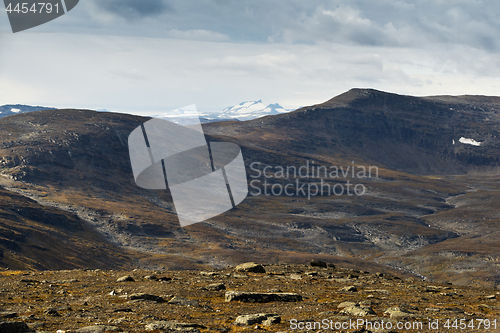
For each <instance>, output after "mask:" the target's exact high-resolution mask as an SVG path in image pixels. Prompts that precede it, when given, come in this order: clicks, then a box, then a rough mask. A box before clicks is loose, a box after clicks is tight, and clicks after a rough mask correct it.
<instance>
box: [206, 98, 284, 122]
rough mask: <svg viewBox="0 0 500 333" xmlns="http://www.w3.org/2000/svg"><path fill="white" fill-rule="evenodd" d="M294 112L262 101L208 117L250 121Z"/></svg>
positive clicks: (245, 103)
mask: <svg viewBox="0 0 500 333" xmlns="http://www.w3.org/2000/svg"><path fill="white" fill-rule="evenodd" d="M290 111H293V110H287V109H285V108H283V107H282V106H281V105H279V104H278V103H274V104H269V105H267V106H266V105H265V104H264V103H262V100H258V101H248V102H243V103H240V104H238V105H235V106H230V107H227V108H225V109H224V110H222V111H221V112H219V113H212V114H209V115H206V117H207V118H209V119H231V120H250V119H255V118H260V117H264V116H269V115H276V114H280V113H286V112H290Z"/></svg>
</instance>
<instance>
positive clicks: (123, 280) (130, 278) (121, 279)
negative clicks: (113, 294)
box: [116, 275, 135, 282]
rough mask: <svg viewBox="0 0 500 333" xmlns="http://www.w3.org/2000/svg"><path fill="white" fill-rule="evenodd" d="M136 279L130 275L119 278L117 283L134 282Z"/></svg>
mask: <svg viewBox="0 0 500 333" xmlns="http://www.w3.org/2000/svg"><path fill="white" fill-rule="evenodd" d="M134 281H135V280H134V278H133V277H131V276H130V275H125V276H122V277H121V278H118V279H117V280H116V282H134Z"/></svg>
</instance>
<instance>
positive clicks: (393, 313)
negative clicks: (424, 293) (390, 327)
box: [384, 307, 416, 319]
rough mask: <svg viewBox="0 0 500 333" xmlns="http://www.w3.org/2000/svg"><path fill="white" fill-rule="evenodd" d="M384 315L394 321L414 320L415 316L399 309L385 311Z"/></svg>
mask: <svg viewBox="0 0 500 333" xmlns="http://www.w3.org/2000/svg"><path fill="white" fill-rule="evenodd" d="M384 314H385V315H389V316H390V317H391V318H394V319H409V318H415V317H416V316H415V315H414V314H413V313H410V312H407V311H405V310H403V309H401V308H399V307H391V308H388V309H387V310H385V312H384Z"/></svg>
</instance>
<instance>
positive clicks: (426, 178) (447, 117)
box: [0, 89, 500, 287]
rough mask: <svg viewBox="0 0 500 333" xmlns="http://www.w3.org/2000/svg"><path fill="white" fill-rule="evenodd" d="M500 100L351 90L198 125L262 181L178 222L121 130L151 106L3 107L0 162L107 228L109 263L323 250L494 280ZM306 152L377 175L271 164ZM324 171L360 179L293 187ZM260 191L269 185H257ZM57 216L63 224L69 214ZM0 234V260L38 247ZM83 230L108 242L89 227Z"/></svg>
mask: <svg viewBox="0 0 500 333" xmlns="http://www.w3.org/2000/svg"><path fill="white" fill-rule="evenodd" d="M497 100H498V99H497V98H493V97H491V98H490V97H470V96H469V97H467V96H465V97H449V96H439V97H426V98H416V97H409V96H400V95H394V94H388V93H384V92H378V91H374V90H359V89H354V90H351V91H349V92H347V93H345V94H343V95H340V96H338V97H336V98H334V99H332V100H330V101H328V102H326V103H324V104H319V105H315V106H312V107H308V108H302V109H300V110H297V111H295V112H292V113H287V114H280V115H276V116H268V117H263V118H259V119H255V120H252V121H247V122H224V123H214V124H205V125H204V129H205V133H207V134H208V135H207V139H208V141H230V142H235V143H237V144H238V145H240V147H241V148H242V151H243V156H244V159H245V164H246V166H247V176H248V180H249V181H250V182H251V181H254V180H255V181H256V182H254V183H253V185H254V186H253V187H252V186H250V187H249V190H250V192H251V194H250V195H249V196H248V197H247V199H245V200H244V201H243V202H242V203H241V204H240V205H239V206H238V207H237V208H236V209H232V210H230V211H228V212H226V213H224V214H222V215H219V216H217V217H215V218H212V219H210V220H208V221H206V222H204V223H199V224H195V225H192V226H189V227H186V228H180V226H179V223H178V221H177V217H176V215H175V207H174V205H173V203H172V200H171V197H170V194H169V192H168V191H151V190H143V189H140V188H138V187H137V186H136V185H135V183H134V181H133V177H132V172H131V168H130V161H129V157H128V147H127V138H128V135H129V134H130V132H131V131H132V130H133V129H134V128H136V127H137V126H139V125H140V124H141V123H143V122H145V121H146V120H147V118H143V117H136V116H131V115H122V114H115V113H99V112H93V111H85V110H54V111H41V112H36V113H27V114H20V115H17V116H13V117H8V118H4V119H1V120H0V129H1V131H0V152H1V154H2V156H3V158H2V160H1V161H0V173H1V174H2V175H3V177H2V185H3V186H4V188H5V190H7V192H6V193H8V194H9V195H10V194H12V195H14V194H21V195H23V196H26V197H28V198H31V199H33V200H35V201H36V203H37V204H38V205H42V206H44V207H52V209H54V212H55V211H57V212H59V211H61V210H62V211H66V212H71V213H72V214H74V215H73V217H72V218H75V219H79V221H81V223H83V224H84V225H85V226H86V227H88V228H89V230H93V231H94V232H97V233H98V235H99V237H101V238H100V239H99V241H101V240H104V241H105V242H106V244H108V245H109V246H110V247H112V248H113V249H114V250H113V251H117V252H116V253H120V255H123V257H121V259H120V260H117V261H118V262H116V261H115V262H113V263H109V266H111V267H112V266H113V265H115V264H116V265H124V266H128V267H131V265H135V266H140V267H147V268H151V269H158V268H160V267H167V268H170V269H194V268H196V269H207V268H208V267H211V266H212V267H226V266H229V265H234V264H237V263H240V262H244V261H252V260H253V261H256V260H258V261H262V262H265V263H275V264H278V263H281V262H304V260H307V259H310V258H315V259H321V260H326V261H329V262H335V263H336V264H337V265H339V266H341V267H352V268H355V267H361V266H362V267H364V268H363V269H365V270H370V271H372V270H377V271H381V270H385V269H393V270H397V271H404V272H407V273H409V274H413V275H414V276H416V277H425V278H427V279H436V280H441V281H446V280H448V281H449V280H451V279H453V280H454V282H455V283H457V284H462V285H474V286H487V287H494V286H496V285H500V280H499V276H500V274H499V269H500V264H498V262H499V260H500V258H499V256H498V254H499V253H500V249H499V245H498V242H497V241H496V240H497V239H498V233H499V231H498V230H497V229H498V228H497V225H498V219H499V215H498V212H497V205H498V202H499V194H500V191H499V184H500V182H499V176H498V175H497V174H495V173H493V172H492V171H494V170H495V168H496V167H497V161H498V156H499V154H498V144H497V143H496V142H495V140H494V138H495V137H496V136H497V131H498V126H497V125H498V117H497V116H498V109H497V104H496V103H497ZM462 137H463V138H465V139H470V140H472V139H473V140H475V142H481V144H480V145H479V146H477V145H472V144H470V143H471V142H473V141H466V142H465V143H464V142H461V141H464V140H461V138H462ZM453 142H454V143H453ZM313 162H314V165H315V166H325V167H328V168H330V167H332V166H335V167H337V169H339V168H342V169H341V170H344V172H345V170H347V168H348V167H349V168H353V167H356V168H358V169H359V168H361V167H364V168H369V167H370V166H372V167H376V169H374V173H375V172H376V174H374V175H372V176H371V177H361V178H360V177H358V174H352V173H351V172H346V173H345V175H343V174H342V171H339V174H338V177H336V178H335V177H333V178H332V177H330V176H328V177H326V178H325V177H323V176H321V175H319V174H318V173H317V172H315V171H313V170H312V169H311V168H309V170H308V171H307V172H306V173H307V176H306V177H301V176H297V177H294V176H293V175H292V176H288V177H283V176H280V175H279V169H278V168H276V166H285V167H286V166H295V167H296V168H297V169H299V168H300V167H301V166H304V165H306V164H307V163H309V165H313ZM253 163H257V164H253ZM266 167H268V168H267V169H266V174H265V175H264V173H263V171H264V168H266ZM315 170H317V169H315ZM329 170H331V169H329ZM349 170H352V169H349ZM375 170H376V171H375ZM466 172H468V173H466ZM486 172H489V173H486ZM322 180H323V181H326V182H327V183H328V184H329V185H330V186H332V187H333V186H335V185H337V186H339V185H342V186H344V187H347V185H348V182H349V183H351V184H353V186H354V185H363V186H364V188H365V190H366V192H365V193H364V194H363V195H348V194H347V193H345V192H344V193H342V195H334V194H331V195H313V196H311V197H308V196H307V195H305V194H302V193H300V192H298V191H296V187H300V184H305V185H304V186H306V187H307V184H309V183H311V184H320V183H321V181H322ZM265 181H267V182H268V183H269V184H270V185H271V186H272V185H276V186H282V187H284V186H287V185H289V184H292V185H291V187H289V188H291V189H293V191H292V192H293V195H290V196H288V195H285V194H283V193H281V195H274V194H269V195H266V194H265V193H264V192H263V191H264V190H265V188H264V183H265ZM296 181H300V184H299V185H297V184H296ZM250 184H252V183H250ZM257 190H260V191H261V194H260V195H253V194H252V193H255V192H257ZM268 191H269V188H268ZM13 193H14V194H13ZM268 193H269V192H268ZM9 223H10V222H9ZM79 223H80V222H79ZM53 228H54V231H55V232H59V233H61V234H64V233H65V231H64V229H63V228H62V226H61V225H56V226H53ZM0 236H1V237H2V238H3V239H5V240H6V241H5V242H6V243H5V242H4V243H0V248H1V249H3V252H4V257H3V258H1V259H0V265H1V266H3V267H8V266H10V265H12V263H13V259H12V258H14V257H15V256H17V258H21V257H23V256H28V253H33V252H31V251H29V248H30V247H31V246H32V244H34V242H33V240H32V238H30V237H28V238H26V241H24V243H23V242H21V241H20V240H18V239H16V238H15V237H13V236H12V235H11V234H9V233H8V228H5V229H1V230H0ZM9 242H10V243H9ZM7 243H8V244H12V243H15V244H17V246H18V248H17V249H18V250H10V249H8V248H7V247H6V245H5V244H7ZM68 244H70V243H68ZM85 244H87V245H88V246H89V247H92V248H94V249H98V248H99V246H98V242H97V241H94V240H88V241H86V242H85ZM60 253H61V254H60V256H61V257H62V256H63V254H62V252H60ZM110 253H113V252H110ZM115 257H116V256H115ZM29 258H30V262H29V263H28V261H26V260H25V261H22V260H18V261H16V263H17V264H16V265H17V266H12V267H16V268H22V269H28V268H46V269H50V268H62V267H61V266H64V268H75V267H82V268H87V267H88V266H89V265H90V266H92V267H102V266H97V265H94V264H93V263H91V262H89V263H88V264H85V263H84V262H79V263H77V262H76V261H73V262H67V261H64V260H62V261H61V265H60V266H57V267H54V266H52V264H51V263H50V262H46V261H45V262H44V261H43V260H41V259H40V258H41V255H40V254H38V253H36V252H34V253H33V255H32V257H29ZM116 258H119V257H116ZM102 263H103V265H108V263H107V262H106V261H105V260H103V261H102Z"/></svg>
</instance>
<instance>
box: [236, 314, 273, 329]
mask: <svg viewBox="0 0 500 333" xmlns="http://www.w3.org/2000/svg"><path fill="white" fill-rule="evenodd" d="M280 322H281V317H280V316H278V315H276V314H269V313H257V314H250V315H242V316H238V317H237V318H236V320H235V321H234V324H235V325H253V324H263V325H264V326H271V325H272V324H277V323H280Z"/></svg>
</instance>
